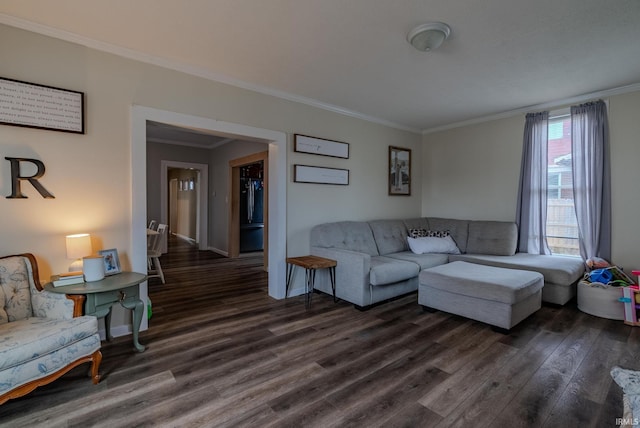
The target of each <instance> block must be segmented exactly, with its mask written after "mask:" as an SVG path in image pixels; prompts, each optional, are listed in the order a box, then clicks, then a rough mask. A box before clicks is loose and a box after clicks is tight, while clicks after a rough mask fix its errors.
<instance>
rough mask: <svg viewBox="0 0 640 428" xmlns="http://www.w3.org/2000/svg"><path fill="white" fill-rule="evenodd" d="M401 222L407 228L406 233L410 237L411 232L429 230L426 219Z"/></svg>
mask: <svg viewBox="0 0 640 428" xmlns="http://www.w3.org/2000/svg"><path fill="white" fill-rule="evenodd" d="M402 222H403V223H404V225H405V227H406V228H407V233H408V235H409V236H411V230H420V229H424V230H429V222H428V221H427V219H426V217H420V218H408V219H405V220H402Z"/></svg>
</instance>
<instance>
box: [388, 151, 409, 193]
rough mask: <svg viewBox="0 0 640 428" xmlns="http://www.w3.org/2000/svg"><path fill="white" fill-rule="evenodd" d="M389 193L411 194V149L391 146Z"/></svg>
mask: <svg viewBox="0 0 640 428" xmlns="http://www.w3.org/2000/svg"><path fill="white" fill-rule="evenodd" d="M388 171H389V194H390V195H404V196H409V195H411V149H404V148H402V147H394V146H389V170H388Z"/></svg>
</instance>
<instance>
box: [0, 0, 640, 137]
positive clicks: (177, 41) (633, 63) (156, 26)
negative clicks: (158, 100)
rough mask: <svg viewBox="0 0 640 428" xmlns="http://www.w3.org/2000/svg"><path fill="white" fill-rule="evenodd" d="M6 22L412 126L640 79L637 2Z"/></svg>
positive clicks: (15, 13)
mask: <svg viewBox="0 0 640 428" xmlns="http://www.w3.org/2000/svg"><path fill="white" fill-rule="evenodd" d="M0 14H2V15H0V22H4V23H8V24H10V25H17V26H22V27H25V25H26V24H25V23H29V24H30V23H33V24H37V25H34V26H33V27H28V26H27V27H28V28H29V29H32V30H34V31H38V30H39V29H40V30H41V32H44V33H48V34H50V35H51V34H53V35H54V36H56V35H59V36H60V37H62V38H67V39H68V40H75V41H79V42H81V43H82V42H87V43H85V44H88V45H90V46H94V47H96V46H97V47H100V46H104V47H107V48H108V49H107V50H111V51H114V50H115V51H116V52H117V51H118V49H122V51H123V52H129V53H131V52H138V53H142V54H144V57H141V58H142V59H143V60H145V58H146V60H149V59H153V60H155V59H161V60H162V61H165V63H167V64H174V65H176V66H177V67H178V66H179V67H178V68H180V67H181V69H183V70H192V71H194V72H196V73H198V74H199V75H205V76H208V77H211V78H214V79H217V80H221V81H223V82H227V83H232V84H237V85H239V86H243V87H248V88H251V89H256V90H259V91H261V92H265V93H271V94H274V95H277V96H282V97H284V98H288V99H294V100H299V101H302V102H306V103H309V104H312V105H318V106H322V107H325V108H329V109H333V110H338V111H343V112H346V113H347V114H351V115H354V116H359V117H364V118H367V119H370V120H375V121H379V122H382V123H387V124H392V125H393V126H397V127H400V128H405V129H411V130H429V129H433V128H441V127H446V126H449V125H451V124H455V123H460V122H465V121H473V120H476V119H478V118H483V117H491V116H495V115H499V114H502V113H504V112H509V111H513V110H521V109H523V108H526V107H528V106H538V105H544V104H550V103H553V102H556V101H560V100H567V99H572V98H579V97H581V96H583V95H585V94H592V93H598V92H602V91H607V90H611V89H614V88H621V87H625V86H629V85H637V84H638V83H640V1H638V0H611V1H603V0H561V1H560V0H537V1H524V0H484V1H472V0H467V1H451V0H421V1H420V0H349V1H345V0H186V1H185V0H135V1H131V0H109V1H107V0H56V1H50V0H2V1H1V2H0ZM432 20H437V21H443V22H446V23H448V24H449V25H450V26H451V28H452V35H451V37H450V39H449V40H447V41H446V42H445V43H444V44H443V45H442V47H441V48H440V49H438V50H437V51H434V52H430V53H423V52H418V51H416V50H415V49H414V48H413V47H412V46H410V45H409V44H408V43H407V42H406V39H405V37H406V33H407V32H408V31H409V30H410V29H411V28H413V27H414V26H415V25H417V24H420V23H424V22H427V21H432ZM16 23H17V24H16ZM52 29H54V30H55V31H53V32H52V31H51V30H52ZM56 31H59V33H56ZM101 44H102V45H101ZM634 87H635V86H634ZM622 91H623V90H622Z"/></svg>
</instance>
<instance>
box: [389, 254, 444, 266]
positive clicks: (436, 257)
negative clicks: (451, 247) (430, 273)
mask: <svg viewBox="0 0 640 428" xmlns="http://www.w3.org/2000/svg"><path fill="white" fill-rule="evenodd" d="M386 257H389V258H392V259H397V260H404V261H407V262H412V263H415V264H417V265H418V266H420V270H424V269H429V268H432V267H434V266H440V265H443V264H445V263H448V262H449V255H448V254H414V253H413V252H412V251H402V252H400V253H394V254H387V256H386Z"/></svg>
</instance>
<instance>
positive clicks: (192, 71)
mask: <svg viewBox="0 0 640 428" xmlns="http://www.w3.org/2000/svg"><path fill="white" fill-rule="evenodd" d="M0 24H5V25H9V26H11V27H16V28H20V29H22V30H27V31H31V32H34V33H38V34H42V35H44V36H48V37H53V38H56V39H60V40H64V41H66V42H71V43H75V44H78V45H81V46H85V47H87V48H91V49H96V50H99V51H102V52H107V53H110V54H113V55H117V56H121V57H124V58H128V59H132V60H135V61H140V62H144V63H147V64H152V65H156V66H158V67H163V68H167V69H170V70H174V71H179V72H182V73H186V74H189V75H192V76H196V77H201V78H203V79H207V80H212V81H215V82H218V83H224V84H226V85H230V86H235V87H238V88H241V89H247V90H250V91H253V92H258V93H261V94H263V95H270V96H273V97H276V98H280V99H284V100H287V101H292V102H296V103H300V104H305V105H308V106H310V107H315V108H319V109H322V110H327V111H330V112H333V113H338V114H340V115H343V116H349V117H353V118H356V119H361V120H364V121H367V122H372V123H376V124H378V125H383V126H387V127H390V128H395V129H399V130H401V131H408V132H411V133H415V134H420V132H421V130H420V129H417V128H412V127H410V126H406V125H403V124H400V123H396V122H392V121H389V120H386V119H381V118H378V117H374V116H370V115H367V114H364V113H360V112H357V111H354V110H349V109H347V108H343V107H340V106H337V105H333V104H329V103H325V102H322V101H318V100H315V99H313V98H308V97H303V96H300V95H295V94H291V93H288V92H284V91H280V90H277V89H273V88H269V87H266V86H261V85H256V84H254V83H250V82H245V81H243V80H239V79H235V78H233V77H229V76H226V75H223V74H220V73H215V72H212V71H209V70H206V69H204V68H202V67H194V66H191V65H187V64H183V63H180V62H177V61H172V60H168V59H165V58H160V57H157V56H154V55H149V54H146V53H143V52H138V51H136V50H133V49H129V48H124V47H121V46H116V45H112V44H110V43H105V42H101V41H99V40H94V39H91V38H89V37H85V36H81V35H79V34H75V33H71V32H69V31H65V30H60V29H57V28H53V27H49V26H47V25H43V24H38V23H35V22H32V21H28V20H25V19H22V18H17V17H15V16H11V15H6V14H3V13H0Z"/></svg>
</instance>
